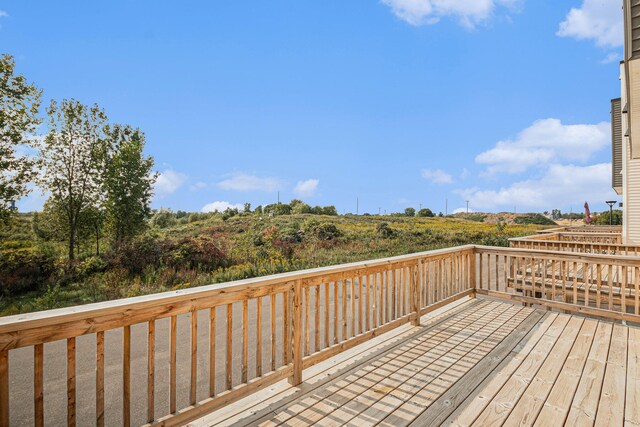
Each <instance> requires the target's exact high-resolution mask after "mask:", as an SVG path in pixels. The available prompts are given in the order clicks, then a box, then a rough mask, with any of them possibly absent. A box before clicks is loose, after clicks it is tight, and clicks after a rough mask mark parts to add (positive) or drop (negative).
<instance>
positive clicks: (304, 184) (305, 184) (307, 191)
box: [293, 179, 320, 197]
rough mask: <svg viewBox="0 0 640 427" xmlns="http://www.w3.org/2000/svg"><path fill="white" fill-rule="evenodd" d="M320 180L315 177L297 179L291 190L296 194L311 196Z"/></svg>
mask: <svg viewBox="0 0 640 427" xmlns="http://www.w3.org/2000/svg"><path fill="white" fill-rule="evenodd" d="M318 184H320V181H319V180H317V179H307V180H306V181H298V183H297V184H296V186H295V188H294V189H293V192H294V193H295V194H297V195H298V196H302V197H311V196H313V195H314V194H315V193H316V190H317V189H318Z"/></svg>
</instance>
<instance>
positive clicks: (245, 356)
mask: <svg viewBox="0 0 640 427" xmlns="http://www.w3.org/2000/svg"><path fill="white" fill-rule="evenodd" d="M248 363H249V300H248V299H245V300H244V301H242V383H243V384H246V383H247V381H248V374H247V372H248V367H247V365H248Z"/></svg>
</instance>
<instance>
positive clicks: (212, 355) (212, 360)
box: [209, 294, 273, 397]
mask: <svg viewBox="0 0 640 427" xmlns="http://www.w3.org/2000/svg"><path fill="white" fill-rule="evenodd" d="M271 295H273V294H271ZM271 309H272V310H273V305H271ZM216 336H217V334H216V307H210V308H209V397H213V396H215V395H216Z"/></svg>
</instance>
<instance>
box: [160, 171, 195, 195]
mask: <svg viewBox="0 0 640 427" xmlns="http://www.w3.org/2000/svg"><path fill="white" fill-rule="evenodd" d="M187 178H188V177H187V175H185V174H183V173H181V172H177V171H175V170H173V169H166V170H164V171H163V172H162V173H160V175H158V179H157V180H156V183H155V186H154V189H155V192H156V194H157V195H159V196H166V195H169V194H173V193H175V192H176V191H178V189H179V188H180V187H182V185H183V184H184V183H185V182H186V181H187Z"/></svg>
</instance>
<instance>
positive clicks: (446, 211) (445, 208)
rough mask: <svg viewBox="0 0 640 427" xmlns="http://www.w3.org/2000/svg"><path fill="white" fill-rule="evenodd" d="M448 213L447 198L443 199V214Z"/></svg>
mask: <svg viewBox="0 0 640 427" xmlns="http://www.w3.org/2000/svg"><path fill="white" fill-rule="evenodd" d="M447 215H449V199H444V216H447Z"/></svg>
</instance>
